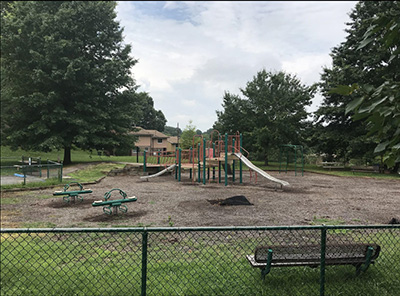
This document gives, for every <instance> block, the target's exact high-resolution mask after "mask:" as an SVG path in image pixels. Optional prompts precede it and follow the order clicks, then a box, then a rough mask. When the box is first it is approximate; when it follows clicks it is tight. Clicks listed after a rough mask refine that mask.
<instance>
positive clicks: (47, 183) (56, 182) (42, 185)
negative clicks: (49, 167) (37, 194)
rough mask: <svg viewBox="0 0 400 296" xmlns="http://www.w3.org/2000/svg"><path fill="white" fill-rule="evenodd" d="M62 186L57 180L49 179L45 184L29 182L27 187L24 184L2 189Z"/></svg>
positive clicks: (4, 186) (5, 186)
mask: <svg viewBox="0 0 400 296" xmlns="http://www.w3.org/2000/svg"><path fill="white" fill-rule="evenodd" d="M58 184H61V183H60V181H59V180H58V179H57V178H54V179H47V180H45V181H43V182H27V183H26V184H25V185H24V184H23V183H22V181H21V183H17V184H7V185H1V189H2V190H3V189H12V188H35V187H47V186H53V185H58Z"/></svg>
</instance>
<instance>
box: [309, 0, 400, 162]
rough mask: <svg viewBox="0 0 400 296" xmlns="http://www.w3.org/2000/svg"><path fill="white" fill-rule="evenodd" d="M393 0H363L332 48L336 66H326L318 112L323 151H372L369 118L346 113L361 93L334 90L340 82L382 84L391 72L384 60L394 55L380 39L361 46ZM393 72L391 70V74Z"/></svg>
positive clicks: (344, 154) (317, 136)
mask: <svg viewBox="0 0 400 296" xmlns="http://www.w3.org/2000/svg"><path fill="white" fill-rule="evenodd" d="M394 2H396V1H394ZM394 2H391V1H360V2H358V3H357V4H356V6H355V8H354V9H353V10H352V11H351V13H350V19H351V21H350V22H349V23H347V26H348V28H347V29H346V32H347V33H348V36H347V37H346V40H345V41H344V42H342V43H341V44H340V45H338V46H337V47H334V48H333V50H332V52H331V57H332V65H333V66H332V68H325V69H323V73H322V75H321V83H320V87H321V90H322V94H323V96H324V100H323V102H322V104H321V107H320V108H319V109H318V110H317V112H316V113H315V115H316V116H315V118H316V125H317V130H316V133H315V135H314V143H315V144H316V147H317V149H318V150H319V152H325V153H330V154H336V155H338V156H340V157H343V158H344V159H345V160H346V159H349V158H350V157H362V156H365V155H372V153H371V152H372V151H373V150H374V147H375V145H376V141H377V139H376V137H373V136H372V135H368V134H367V130H368V128H367V126H366V122H363V121H353V120H352V118H351V116H352V115H353V114H354V113H353V112H349V113H346V110H345V109H346V105H347V104H348V103H350V102H351V101H352V100H354V99H356V98H358V97H359V94H357V93H355V92H354V93H353V94H352V95H350V96H346V95H343V94H341V93H337V92H332V91H331V90H332V88H335V87H337V86H338V85H351V84H353V83H354V82H359V83H361V84H364V83H367V82H368V83H369V84H371V85H373V86H376V87H377V86H379V85H381V84H382V83H383V82H384V80H385V78H384V76H385V75H388V74H389V72H388V68H387V67H386V66H385V64H384V63H382V61H385V60H386V61H387V60H388V59H389V58H390V53H389V52H388V51H387V50H386V49H384V48H383V47H382V46H380V45H379V44H378V43H374V44H371V46H369V47H365V48H363V49H362V50H357V48H358V47H359V44H360V42H362V41H363V39H364V34H365V33H366V31H367V30H368V28H369V27H370V26H371V24H372V18H373V17H374V16H375V15H376V14H377V13H383V14H386V13H388V12H390V11H392V10H393V9H394V5H395V4H394ZM389 75H390V74H389Z"/></svg>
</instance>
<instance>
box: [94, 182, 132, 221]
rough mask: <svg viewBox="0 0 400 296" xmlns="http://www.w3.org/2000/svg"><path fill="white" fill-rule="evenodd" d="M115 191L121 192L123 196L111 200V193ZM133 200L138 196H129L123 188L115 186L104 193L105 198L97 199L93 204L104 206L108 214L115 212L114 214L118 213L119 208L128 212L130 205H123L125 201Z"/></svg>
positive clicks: (104, 210)
mask: <svg viewBox="0 0 400 296" xmlns="http://www.w3.org/2000/svg"><path fill="white" fill-rule="evenodd" d="M113 191H114V192H115V191H118V192H119V194H120V195H121V196H122V198H121V199H113V200H109V199H110V197H111V195H112V194H111V193H112V192H113ZM132 201H137V198H136V196H132V197H128V195H127V194H126V193H125V192H124V191H122V190H121V189H119V188H114V189H111V190H110V191H108V192H106V193H105V194H104V200H96V201H95V202H93V203H92V206H93V207H98V206H103V212H104V213H106V214H107V215H112V214H113V213H114V215H117V214H118V210H119V211H120V212H123V213H126V212H127V211H128V207H127V206H126V205H123V203H126V202H132ZM113 208H114V211H113Z"/></svg>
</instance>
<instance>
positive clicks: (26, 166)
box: [0, 156, 63, 185]
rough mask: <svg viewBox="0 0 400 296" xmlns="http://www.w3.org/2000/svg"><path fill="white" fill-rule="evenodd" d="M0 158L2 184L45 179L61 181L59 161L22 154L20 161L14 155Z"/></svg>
mask: <svg viewBox="0 0 400 296" xmlns="http://www.w3.org/2000/svg"><path fill="white" fill-rule="evenodd" d="M0 160H1V166H0V175H1V181H2V182H1V183H2V185H6V184H15V183H22V184H24V185H26V183H27V182H41V181H44V180H46V179H57V180H58V181H59V182H62V177H63V165H62V164H61V163H58V162H55V161H51V160H49V159H47V161H42V160H41V159H40V157H28V158H27V157H24V156H22V161H19V159H18V158H15V157H14V158H12V157H8V158H4V157H2V158H1V159H0ZM15 178H16V179H17V180H15ZM18 180H21V182H19V181H18Z"/></svg>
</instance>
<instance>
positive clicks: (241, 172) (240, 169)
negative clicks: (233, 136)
mask: <svg viewBox="0 0 400 296" xmlns="http://www.w3.org/2000/svg"><path fill="white" fill-rule="evenodd" d="M239 152H240V153H242V134H240V151H239ZM242 170H243V163H242V160H240V161H239V171H240V184H242V183H243V171H242Z"/></svg>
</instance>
